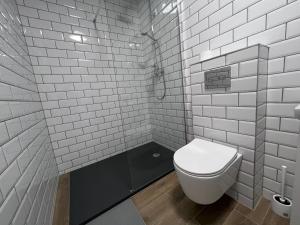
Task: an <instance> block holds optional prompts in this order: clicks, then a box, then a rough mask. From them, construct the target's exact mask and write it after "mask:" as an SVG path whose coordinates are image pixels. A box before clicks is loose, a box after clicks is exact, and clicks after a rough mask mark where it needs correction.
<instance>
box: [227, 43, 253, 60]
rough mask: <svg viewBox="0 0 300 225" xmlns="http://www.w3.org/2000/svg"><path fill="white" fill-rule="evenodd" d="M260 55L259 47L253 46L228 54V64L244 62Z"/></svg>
mask: <svg viewBox="0 0 300 225" xmlns="http://www.w3.org/2000/svg"><path fill="white" fill-rule="evenodd" d="M257 57H258V47H257V46H253V47H251V48H246V49H243V50H240V51H237V52H233V53H230V54H228V55H227V56H226V64H234V63H237V62H244V61H247V60H251V59H255V58H257Z"/></svg>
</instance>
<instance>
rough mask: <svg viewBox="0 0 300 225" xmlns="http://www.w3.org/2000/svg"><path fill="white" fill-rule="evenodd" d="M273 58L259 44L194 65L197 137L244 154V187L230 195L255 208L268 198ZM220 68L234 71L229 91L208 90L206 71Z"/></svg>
mask: <svg viewBox="0 0 300 225" xmlns="http://www.w3.org/2000/svg"><path fill="white" fill-rule="evenodd" d="M267 57H268V48H266V47H265V46H261V45H255V46H253V47H250V48H245V49H242V50H239V51H236V52H233V53H229V54H225V55H222V56H220V57H216V58H213V59H209V60H206V61H202V62H201V63H195V64H192V65H191V71H190V72H191V89H192V115H193V118H192V119H193V130H194V136H195V137H200V138H204V139H208V140H212V141H214V142H218V143H222V144H225V145H229V146H233V147H235V148H237V149H238V152H240V153H242V154H243V161H242V164H241V168H240V171H239V175H238V182H237V184H236V185H235V186H234V187H233V188H232V189H231V190H230V191H229V192H228V194H229V195H230V196H232V197H233V198H234V199H237V200H238V201H239V202H242V203H244V204H245V205H247V206H248V207H251V208H252V207H254V206H255V205H256V203H257V201H258V200H259V198H260V196H261V194H262V174H263V159H264V154H263V153H264V139H265V138H264V137H265V129H266V128H265V124H266V118H265V116H266V97H267V94H266V85H267V82H266V81H267V79H266V75H265V74H266V72H267V68H268V67H267V61H266V60H267ZM220 67H221V68H229V67H230V70H231V72H230V73H231V74H230V77H231V79H230V83H228V84H229V87H227V88H216V87H214V88H212V89H208V88H207V87H206V85H208V84H207V83H206V82H205V72H207V71H209V70H212V69H218V68H220ZM222 73H223V74H224V72H222ZM212 75H213V74H212Z"/></svg>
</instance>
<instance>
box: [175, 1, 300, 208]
mask: <svg viewBox="0 0 300 225" xmlns="http://www.w3.org/2000/svg"><path fill="white" fill-rule="evenodd" d="M270 2H272V3H270ZM178 4H179V6H180V7H179V9H180V22H181V30H182V33H181V41H182V45H181V46H182V57H183V71H184V77H185V94H186V99H185V100H186V109H187V114H186V115H187V121H188V128H187V131H188V137H189V140H191V139H192V138H193V137H194V135H193V129H192V128H191V127H192V117H191V115H192V114H191V110H192V108H191V99H192V97H191V91H192V90H191V79H192V80H193V77H191V75H190V73H191V71H190V70H193V68H191V67H190V65H191V64H193V63H195V62H199V60H200V61H201V60H204V59H207V58H211V57H214V56H219V55H221V54H225V53H228V52H232V51H236V50H238V49H241V48H245V47H247V46H251V45H254V44H258V43H260V44H266V45H268V47H270V48H269V60H268V68H267V69H268V86H267V87H268V90H267V117H266V121H267V122H266V141H265V146H266V149H265V160H264V162H262V159H258V161H259V162H258V163H259V164H260V165H261V164H264V175H263V176H264V179H263V194H264V196H266V197H267V198H270V197H271V195H272V194H273V193H274V192H276V191H278V190H279V188H280V183H279V179H280V166H281V164H285V165H287V166H288V168H289V170H288V171H289V172H288V176H289V178H290V181H291V182H289V183H288V184H287V186H286V190H287V192H288V196H289V197H290V198H291V197H292V188H293V177H294V172H293V171H294V164H295V158H292V157H290V156H291V155H290V153H291V149H293V151H294V152H295V151H296V148H295V147H296V137H297V133H298V129H297V128H296V127H297V126H298V124H299V122H298V121H297V120H293V122H294V124H293V125H292V124H291V122H288V121H290V120H292V119H293V107H294V106H295V105H296V104H299V98H298V96H300V89H299V87H300V80H299V79H300V73H299V66H298V65H297V57H298V55H299V54H300V32H299V29H298V28H299V26H297V25H298V24H299V20H300V10H299V9H300V1H299V0H296V1H281V0H280V1H276V2H274V1H269V0H247V1H245V0H227V1H219V0H191V1H188V0H178ZM196 6H197V7H196ZM230 8H232V10H230ZM221 12H223V13H224V14H222V20H220V21H218V20H216V19H215V16H214V15H218V14H219V13H221ZM200 24H201V27H199V26H200ZM198 25H199V26H198ZM216 28H218V29H216ZM230 32H231V33H232V37H230ZM203 36H204V37H207V38H205V39H204V40H203V39H202V40H201V37H203ZM220 37H222V38H220ZM223 37H224V39H223ZM225 37H226V38H225ZM247 55H248V54H247ZM241 57H242V55H240V56H238V60H240V61H243V59H242V58H241ZM227 63H229V64H230V63H235V61H234V60H233V61H231V62H227ZM249 63H250V62H249ZM262 63H263V64H266V62H262ZM261 66H262V65H261ZM262 67H266V66H262ZM239 69H240V70H239V71H241V70H244V69H243V66H242V67H241V65H240V68H239ZM245 69H246V68H245ZM265 69H266V68H264V70H265ZM200 70H201V69H200ZM249 72H251V71H249ZM263 74H266V73H265V72H264V73H263ZM245 84H248V82H245ZM238 85H243V82H241V83H240V84H238ZM263 93H264V92H263ZM263 95H264V94H263ZM260 98H261V97H258V99H260ZM263 98H265V97H263ZM240 99H241V98H240ZM208 107H212V106H205V109H204V108H203V113H205V112H206V114H204V115H205V116H210V115H212V114H210V113H209V111H207V110H208V109H207V108H208ZM234 110H235V109H234V107H233V108H232V109H230V110H229V111H227V113H228V112H230V113H231V118H241V117H243V115H246V114H244V113H246V112H245V111H244V112H241V113H238V114H237V113H236V112H235V111H234ZM260 110H265V106H263V107H261V109H260ZM213 113H214V114H217V113H221V114H220V115H221V116H222V112H221V111H220V110H218V111H214V112H213ZM247 113H248V115H247V117H248V118H249V119H248V120H249V122H251V121H252V120H253V118H252V117H249V116H250V115H252V114H251V112H249V111H248V112H247ZM248 129H249V130H248ZM248 129H247V128H246V127H244V129H243V132H246V133H251V132H250V129H252V128H250V127H249V128H248ZM197 132H201V129H197ZM238 140H242V139H238ZM279 149H280V153H279ZM287 149H289V150H287ZM284 151H288V152H287V153H286V154H283V152H284ZM243 152H244V153H246V154H247V158H250V156H251V155H252V154H250V155H249V151H247V150H243ZM251 158H252V156H251ZM256 172H257V171H256ZM260 173H261V170H260V169H259V174H260ZM256 182H258V181H256ZM240 199H241V200H243V201H244V202H245V204H247V203H248V205H249V204H250V205H251V203H250V202H249V201H248V200H247V199H246V198H244V196H241V198H240Z"/></svg>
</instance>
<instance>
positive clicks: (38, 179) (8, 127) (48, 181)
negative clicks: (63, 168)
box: [0, 0, 58, 225]
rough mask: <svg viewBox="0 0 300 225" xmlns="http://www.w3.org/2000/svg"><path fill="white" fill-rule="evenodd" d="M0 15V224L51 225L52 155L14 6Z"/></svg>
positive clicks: (6, 0) (2, 7)
mask: <svg viewBox="0 0 300 225" xmlns="http://www.w3.org/2000/svg"><path fill="white" fill-rule="evenodd" d="M37 3H39V2H37ZM37 5H40V4H37ZM42 6H43V4H41V5H40V7H42ZM20 11H22V12H23V13H27V14H32V15H33V16H35V14H34V11H31V10H30V11H26V10H24V9H21V8H20ZM0 12H1V14H0V25H1V32H0V43H1V44H0V74H1V76H0V109H1V110H0V130H1V132H0V221H1V222H0V223H1V225H17V224H28V225H29V224H49V225H51V224H52V214H53V207H54V197H55V192H56V187H57V175H58V170H57V165H56V162H55V157H54V152H53V149H52V145H51V142H50V136H49V133H48V129H47V125H46V120H45V116H44V112H43V108H42V103H41V100H40V96H39V93H38V87H37V84H36V80H35V76H34V73H33V67H32V65H31V62H30V58H29V54H28V48H27V46H26V41H25V37H24V34H23V29H22V25H21V22H20V16H19V13H18V8H17V4H16V2H15V1H14V0H3V1H1V2H0ZM36 35H38V34H36ZM44 44H45V43H44ZM50 44H51V43H50ZM40 69H41V71H45V70H44V69H42V68H40Z"/></svg>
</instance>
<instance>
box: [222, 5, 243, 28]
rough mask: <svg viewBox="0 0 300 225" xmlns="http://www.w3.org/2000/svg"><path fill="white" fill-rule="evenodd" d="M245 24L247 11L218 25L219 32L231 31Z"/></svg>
mask: <svg viewBox="0 0 300 225" xmlns="http://www.w3.org/2000/svg"><path fill="white" fill-rule="evenodd" d="M235 2H236V1H235ZM246 22H247V10H243V11H242V12H239V13H237V14H235V15H233V16H232V17H229V18H228V19H225V20H224V21H222V22H221V23H220V32H221V33H224V32H226V31H229V30H232V29H234V28H236V27H238V26H240V25H242V24H244V23H246Z"/></svg>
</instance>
